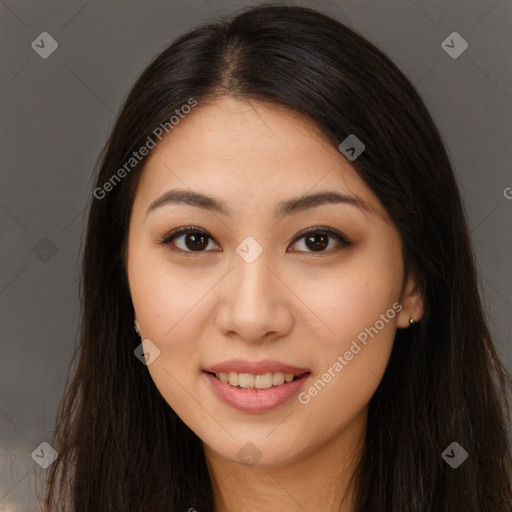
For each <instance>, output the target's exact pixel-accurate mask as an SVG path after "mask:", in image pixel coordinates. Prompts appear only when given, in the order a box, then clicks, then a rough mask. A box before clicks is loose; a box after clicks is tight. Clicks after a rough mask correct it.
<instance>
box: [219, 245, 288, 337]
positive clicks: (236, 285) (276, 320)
mask: <svg viewBox="0 0 512 512" xmlns="http://www.w3.org/2000/svg"><path fill="white" fill-rule="evenodd" d="M248 238H249V239H246V240H244V241H243V242H242V243H241V244H239V246H238V247H237V248H236V252H237V254H234V255H233V267H234V268H233V271H232V273H231V278H230V279H228V280H227V283H228V290H227V293H226V296H225V303H224V306H223V311H222V312H221V315H220V317H219V318H220V319H221V320H220V324H219V328H220V329H221V330H223V331H224V332H225V333H227V332H228V331H235V332H237V333H238V334H239V336H240V337H241V338H243V339H245V340H248V341H257V340H259V339H261V338H262V337H263V336H265V335H266V334H267V333H269V332H273V333H274V335H275V334H276V333H282V332H283V331H284V330H286V329H288V328H289V327H290V324H291V322H290V312H289V311H287V308H286V304H285V301H286V298H285V297H284V295H283V296H281V292H282V289H281V287H280V286H279V283H278V282H274V281H276V278H275V276H274V275H273V272H272V271H271V268H272V261H271V253H270V251H264V250H263V247H262V246H261V244H259V243H258V242H256V241H255V240H254V239H252V240H250V238H251V237H248Z"/></svg>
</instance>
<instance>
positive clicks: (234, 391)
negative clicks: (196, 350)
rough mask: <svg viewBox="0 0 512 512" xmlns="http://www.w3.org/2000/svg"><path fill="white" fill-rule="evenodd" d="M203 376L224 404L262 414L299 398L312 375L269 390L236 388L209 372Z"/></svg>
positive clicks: (243, 410) (303, 376)
mask: <svg viewBox="0 0 512 512" xmlns="http://www.w3.org/2000/svg"><path fill="white" fill-rule="evenodd" d="M290 368H291V367H290ZM232 371H234V370H232ZM241 373H243V372H241ZM289 373H293V372H289ZM202 375H203V376H204V378H205V379H207V381H208V382H209V385H211V386H212V388H213V390H214V391H215V393H216V394H217V396H218V397H219V398H220V399H221V400H222V401H223V402H224V403H226V404H228V405H229V406H231V407H233V408H235V409H238V410H239V411H242V412H248V413H261V412H267V411H271V410H272V409H275V408H277V407H279V406H281V405H283V404H285V403H286V402H288V401H289V400H291V399H292V398H294V397H295V396H297V395H298V394H299V393H300V391H301V389H302V388H303V387H304V385H305V384H306V381H307V380H308V379H309V377H310V376H311V373H309V372H308V373H306V374H304V375H302V377H300V378H298V379H296V380H293V381H292V382H286V383H284V384H281V385H280V386H272V387H271V388H269V389H242V388H235V387H233V386H231V385H230V384H228V383H227V382H222V381H221V380H220V379H218V378H217V377H215V375H213V374H211V373H209V371H203V372H202Z"/></svg>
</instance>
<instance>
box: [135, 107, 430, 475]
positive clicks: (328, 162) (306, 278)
mask: <svg viewBox="0 0 512 512" xmlns="http://www.w3.org/2000/svg"><path fill="white" fill-rule="evenodd" d="M356 135H357V134H356ZM363 142H364V143H366V144H371V141H363ZM171 191H182V192H183V193H187V194H200V195H202V196H208V198H211V199H202V200H200V201H199V200H194V201H192V200H188V201H185V200H182V201H179V200H178V199H177V197H176V196H175V197H174V200H171V199H172V197H171V196H168V200H167V201H164V200H161V199H162V198H165V197H166V196H165V195H166V194H169V193H170V192H171ZM319 193H323V194H340V195H341V196H346V198H348V199H346V200H345V201H334V200H331V201H327V200H325V197H324V198H323V199H322V197H320V198H317V199H311V200H305V199H304V200H302V201H300V202H296V200H297V199H298V198H303V197H307V196H312V195H316V194H319ZM183 197H184V196H183ZM155 201H156V202H157V203H158V204H157V203H155ZM151 205H153V207H151ZM217 205H221V206H219V207H217ZM182 226H193V227H192V228H189V230H188V234H187V232H182V233H179V234H177V235H176V236H175V237H174V238H172V239H171V237H170V236H169V235H170V233H171V231H173V230H175V229H176V228H180V227H182ZM306 228H315V229H314V230H313V232H312V233H310V234H309V235H308V234H306V235H304V234H299V233H300V232H301V231H302V230H304V229H306ZM327 228H329V229H331V230H333V232H334V233H339V235H340V237H341V238H340V239H338V238H337V236H336V234H334V235H332V234H325V230H326V229H327ZM197 231H200V232H201V233H203V235H201V234H200V233H197ZM344 240H345V241H344ZM164 241H166V242H167V243H163V242H164ZM127 265H128V277H129V283H130V290H131V295H132V300H133V305H134V308H135V312H136V317H137V320H138V325H139V327H140V330H141V332H142V337H143V338H144V340H145V341H144V350H145V351H146V352H148V353H149V354H150V359H149V364H148V370H149V373H150V375H151V378H152V379H153V380H154V382H155V385H156V386H157V388H158V390H159V391H160V393H161V394H162V396H163V397H164V398H165V400H166V401H167V403H168V404H169V405H170V406H171V407H172V408H173V409H174V410H175V411H176V413H177V414H178V415H179V416H180V417H181V419H182V420H183V421H184V422H185V423H186V424H187V425H188V426H189V427H190V428H191V429H192V430H193V431H194V432H195V433H196V434H197V435H198V436H199V437H200V438H201V439H202V441H203V442H204V443H205V448H207V449H208V450H209V451H212V452H214V453H215V454H216V455H217V456H220V457H222V458H224V459H229V460H232V461H234V462H244V461H247V460H250V459H252V460H253V461H254V462H258V463H259V464H263V465H279V464H284V463H286V462H290V461H293V460H297V458H300V457H305V456H307V455H308V454H310V453H312V451H313V450H315V449H318V448H319V447H321V446H322V445H325V444H327V443H329V442H330V441H332V440H334V439H336V438H340V437H342V436H344V435H345V434H346V433H347V432H349V431H354V428H355V429H356V430H359V431H361V432H362V431H363V429H364V426H365V424H366V410H367V404H368V402H369V400H370V398H371V396H372V394H373V393H374V391H375V390H376V388H377V386H378V384H379V382H380V380H381V377H382V375H383V373H384V370H385V368H386V365H387V362H388V359H389V356H390V352H391V349H392V345H393V339H394V336H395V331H396V329H397V327H404V328H405V327H408V325H409V317H410V316H411V315H412V316H413V317H414V319H415V320H418V319H419V317H420V316H421V314H422V305H421V300H420V299H419V297H418V294H417V291H416V289H415V287H414V283H413V282H412V281H410V280H409V281H407V282H404V269H403V259H402V247H401V239H400V236H399V233H398V231H397V229H396V228H395V227H394V225H392V224H391V223H390V222H389V220H388V218H387V216H386V213H385V211H384V209H383V207H382V205H381V204H380V202H379V201H378V200H377V198H376V197H375V196H374V195H373V193H372V192H371V191H370V189H369V188H368V187H367V186H366V185H365V184H364V182H363V181H362V180H361V179H360V178H359V177H358V175H357V173H356V172H355V171H354V169H353V168H352V166H351V164H350V162H349V161H348V160H347V159H346V158H345V157H344V156H343V155H342V154H341V153H340V152H339V151H338V150H337V148H335V147H333V146H332V145H331V144H330V143H329V142H328V141H327V140H326V138H325V137H324V136H323V135H322V134H321V132H320V131H319V130H318V129H317V127H316V126H315V125H314V124H313V122H312V121H311V120H309V119H308V118H306V117H303V116H302V115H300V114H298V113H295V112H292V111H290V110H288V109H286V108H284V107H279V106H275V105H270V104H267V103H262V102H257V101H251V102H250V103H248V102H245V101H239V100H235V99H231V98H222V99H220V100H216V101H214V102H211V103H201V102H199V104H198V106H197V107H196V108H195V109H194V110H192V112H191V113H190V114H188V116H186V117H185V118H184V119H181V121H180V123H179V124H178V125H177V126H175V127H174V129H173V130H172V132H170V133H169V135H167V137H166V138H164V139H163V140H162V142H160V143H159V144H158V145H157V147H156V148H155V149H153V150H151V154H150V157H149V160H148V162H147V165H146V167H145V169H144V172H143V175H142V177H141V180H140V183H139V186H138V190H137V194H136V198H135V201H134V205H133V211H132V216H131V221H130V231H129V249H128V262H127ZM399 302H400V304H399ZM147 340H150V342H148V341H147ZM158 351H159V352H158ZM231 360H238V363H237V362H235V363H233V365H232V366H226V367H225V368H224V369H225V370H231V371H232V372H235V373H231V374H230V375H228V378H229V377H230V378H231V379H232V382H233V383H236V382H238V383H239V384H240V385H242V386H244V388H235V387H234V386H232V385H231V384H229V383H222V382H221V381H220V380H218V379H217V378H216V377H214V376H212V375H211V374H208V373H206V372H205V369H207V368H210V369H211V368H212V367H214V366H216V365H221V366H222V364H223V363H224V362H227V361H231ZM153 361H154V362H153ZM262 361H264V362H268V361H272V362H273V365H272V364H263V365H262V366H260V367H258V368H256V367H251V366H250V365H249V364H248V365H246V366H244V365H243V364H242V362H246V363H259V362H262ZM141 364H142V363H141ZM284 365H288V366H292V367H296V370H295V371H292V372H290V371H288V372H287V371H286V370H290V368H285V367H284ZM236 369H239V370H240V371H239V372H236ZM280 369H281V370H283V371H281V372H279V370H280ZM249 370H252V371H249ZM304 370H307V371H308V373H307V374H306V376H305V377H302V379H301V380H300V381H299V382H293V383H284V384H280V385H279V383H280V382H282V380H283V377H282V376H281V375H280V374H284V373H295V374H300V373H302V372H303V371H304ZM223 373H228V372H227V371H226V372H223ZM238 373H242V374H245V375H242V376H240V375H238ZM268 373H270V374H271V375H270V376H269V375H265V374H268ZM255 374H256V375H265V376H263V377H258V378H256V379H255V380H254V379H252V375H255ZM235 378H238V379H239V380H238V381H236V380H233V379H235ZM274 379H275V380H274ZM271 383H275V384H276V385H275V386H274V385H272V387H271V388H268V386H269V385H270V384H271ZM252 386H259V388H258V389H257V390H256V389H245V388H246V387H252ZM261 388H268V389H261ZM248 443H252V444H248Z"/></svg>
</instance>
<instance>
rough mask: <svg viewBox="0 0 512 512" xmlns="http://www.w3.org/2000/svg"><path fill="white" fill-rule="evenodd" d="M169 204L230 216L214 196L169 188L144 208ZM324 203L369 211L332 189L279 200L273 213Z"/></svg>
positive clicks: (278, 214) (362, 203)
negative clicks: (188, 206)
mask: <svg viewBox="0 0 512 512" xmlns="http://www.w3.org/2000/svg"><path fill="white" fill-rule="evenodd" d="M170 204H187V205H190V206H195V207H198V208H202V209H204V210H208V211H212V212H217V213H221V214H223V215H226V216H231V215H232V212H231V210H230V209H229V207H228V206H227V204H226V203H225V202H224V201H222V200H220V199H217V198H215V197H211V196H207V195H205V194H202V193H200V192H194V191H192V190H178V189H176V190H169V191H167V192H165V193H164V194H162V195H161V196H160V197H159V198H158V199H156V200H155V201H153V202H152V203H151V204H150V205H149V206H148V208H147V210H146V216H147V215H149V214H150V213H151V212H152V211H154V210H156V209H157V208H160V207H162V206H166V205H170ZM324 204H346V205H350V206H354V207H357V208H360V209H362V210H365V211H370V210H371V208H370V206H369V205H368V204H367V203H366V202H365V201H363V200H362V199H361V198H359V197H356V196H352V195H348V194H343V193H341V192H336V191H333V190H324V191H320V192H317V193H315V194H310V195H303V196H299V197H295V198H292V199H287V200H286V201H280V202H279V203H278V204H277V206H276V208H275V210H274V214H275V215H276V217H284V216H287V215H292V214H294V213H298V212H302V211H305V210H309V209H311V208H316V207H318V206H321V205H324Z"/></svg>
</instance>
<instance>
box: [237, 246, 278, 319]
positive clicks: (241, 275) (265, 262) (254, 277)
mask: <svg viewBox="0 0 512 512" xmlns="http://www.w3.org/2000/svg"><path fill="white" fill-rule="evenodd" d="M256 244H257V245H256ZM236 252H237V254H236V255H234V258H233V264H234V267H235V268H234V272H233V274H234V276H233V277H234V279H233V280H234V282H233V286H234V290H233V291H232V295H233V299H234V304H233V305H234V306H235V307H236V306H238V307H239V309H241V308H245V307H246V306H247V307H249V308H252V309H253V310H254V308H266V307H269V303H270V302H272V300H273V297H272V289H271V286H270V281H271V279H272V272H270V269H269V266H270V263H271V262H270V258H269V256H270V253H269V251H264V250H263V247H262V246H261V245H260V244H259V243H257V242H255V240H254V239H252V240H247V239H246V240H245V241H244V242H242V243H241V244H240V245H239V246H238V247H237V249H236ZM259 313H260V314H261V313H262V310H261V309H260V311H259ZM245 314H247V312H245Z"/></svg>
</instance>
